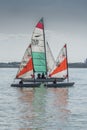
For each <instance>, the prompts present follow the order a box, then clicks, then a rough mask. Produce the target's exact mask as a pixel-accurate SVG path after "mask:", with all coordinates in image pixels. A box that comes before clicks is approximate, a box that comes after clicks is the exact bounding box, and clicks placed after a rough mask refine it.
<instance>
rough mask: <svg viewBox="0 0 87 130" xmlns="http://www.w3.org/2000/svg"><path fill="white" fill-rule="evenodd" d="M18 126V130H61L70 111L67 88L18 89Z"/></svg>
mask: <svg viewBox="0 0 87 130" xmlns="http://www.w3.org/2000/svg"><path fill="white" fill-rule="evenodd" d="M18 91H19V93H20V97H19V99H18V100H19V103H20V104H21V105H20V106H21V108H20V113H21V114H20V125H19V128H20V129H18V130H34V129H38V130H53V129H55V130H62V128H64V127H65V126H66V125H67V121H68V115H69V113H70V111H69V110H68V109H67V106H68V88H50V89H47V88H44V87H41V88H35V89H19V90H18Z"/></svg>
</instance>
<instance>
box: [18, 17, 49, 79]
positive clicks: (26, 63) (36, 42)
mask: <svg viewBox="0 0 87 130" xmlns="http://www.w3.org/2000/svg"><path fill="white" fill-rule="evenodd" d="M35 72H41V73H43V72H44V73H45V74H47V63H46V48H45V34H44V22H43V18H41V20H40V21H39V22H38V23H37V24H36V26H35V29H34V31H33V35H32V38H31V44H30V45H29V46H28V48H27V49H26V51H25V54H24V56H23V59H22V61H21V64H20V67H19V70H18V73H17V75H16V78H23V79H27V78H32V77H33V76H34V73H35Z"/></svg>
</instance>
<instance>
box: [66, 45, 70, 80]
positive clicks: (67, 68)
mask: <svg viewBox="0 0 87 130" xmlns="http://www.w3.org/2000/svg"><path fill="white" fill-rule="evenodd" d="M65 47H66V61H67V82H69V71H68V57H67V44H65Z"/></svg>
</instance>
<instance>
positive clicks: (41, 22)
mask: <svg viewBox="0 0 87 130" xmlns="http://www.w3.org/2000/svg"><path fill="white" fill-rule="evenodd" d="M36 27H37V28H40V29H43V28H44V24H43V19H41V20H40V21H39V22H38V23H37V25H36Z"/></svg>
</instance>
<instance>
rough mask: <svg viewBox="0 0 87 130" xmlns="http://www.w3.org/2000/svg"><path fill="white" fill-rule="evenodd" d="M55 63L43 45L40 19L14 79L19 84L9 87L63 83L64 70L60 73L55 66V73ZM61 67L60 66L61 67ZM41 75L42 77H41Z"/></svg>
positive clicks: (43, 38) (42, 25)
mask: <svg viewBox="0 0 87 130" xmlns="http://www.w3.org/2000/svg"><path fill="white" fill-rule="evenodd" d="M57 62H58V61H57ZM57 62H56V61H55V59H54V57H53V55H52V52H51V49H50V47H49V44H48V43H45V32H44V22H43V18H41V19H40V21H39V22H38V23H37V24H36V26H35V29H34V31H33V34H32V38H31V43H30V45H29V46H28V47H27V49H26V51H25V54H24V56H23V58H22V61H21V64H20V67H19V70H18V72H17V75H16V78H15V79H21V82H19V83H13V84H12V85H11V86H14V87H20V86H21V87H22V86H23V87H29V86H30V87H38V86H40V84H41V83H43V82H44V83H46V84H48V82H50V83H51V84H53V81H54V80H55V79H56V81H57V82H62V81H64V80H65V79H66V76H64V74H63V70H64V71H65V68H62V71H61V67H59V66H57V68H60V71H57V68H55V67H56V66H55V65H56V64H57ZM63 65H64V64H62V65H60V66H62V67H63ZM66 68H67V66H66ZM59 74H60V75H61V76H60V75H59ZM41 75H44V76H43V77H41ZM58 75H59V76H58Z"/></svg>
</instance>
